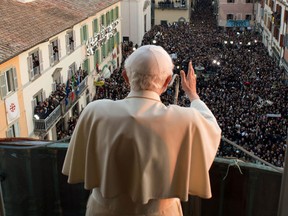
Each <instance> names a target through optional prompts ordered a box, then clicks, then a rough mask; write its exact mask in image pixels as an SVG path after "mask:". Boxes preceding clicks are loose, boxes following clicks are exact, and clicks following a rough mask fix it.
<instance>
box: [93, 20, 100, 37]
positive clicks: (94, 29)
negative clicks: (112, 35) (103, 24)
mask: <svg viewBox="0 0 288 216" xmlns="http://www.w3.org/2000/svg"><path fill="white" fill-rule="evenodd" d="M98 31H99V30H98V19H94V20H93V33H94V35H95V34H96V33H98Z"/></svg>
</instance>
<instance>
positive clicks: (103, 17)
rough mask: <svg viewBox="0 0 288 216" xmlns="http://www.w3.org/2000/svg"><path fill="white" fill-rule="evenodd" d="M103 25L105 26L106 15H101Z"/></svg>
mask: <svg viewBox="0 0 288 216" xmlns="http://www.w3.org/2000/svg"><path fill="white" fill-rule="evenodd" d="M101 25H103V26H105V16H104V15H102V16H101Z"/></svg>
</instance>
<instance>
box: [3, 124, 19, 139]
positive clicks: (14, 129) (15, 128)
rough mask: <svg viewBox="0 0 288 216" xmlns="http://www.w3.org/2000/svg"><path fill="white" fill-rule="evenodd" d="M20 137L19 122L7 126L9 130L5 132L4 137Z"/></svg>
mask: <svg viewBox="0 0 288 216" xmlns="http://www.w3.org/2000/svg"><path fill="white" fill-rule="evenodd" d="M19 136H20V127H19V122H18V121H16V122H14V123H13V124H11V125H10V126H9V128H8V129H7V131H6V137H7V138H13V137H19Z"/></svg>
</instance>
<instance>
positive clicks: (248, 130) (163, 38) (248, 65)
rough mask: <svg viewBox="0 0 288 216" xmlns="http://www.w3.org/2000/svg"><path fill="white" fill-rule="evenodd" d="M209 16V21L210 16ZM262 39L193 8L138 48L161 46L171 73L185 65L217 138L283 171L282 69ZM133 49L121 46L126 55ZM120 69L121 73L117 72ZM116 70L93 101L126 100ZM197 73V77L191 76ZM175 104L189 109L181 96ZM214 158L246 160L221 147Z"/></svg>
mask: <svg viewBox="0 0 288 216" xmlns="http://www.w3.org/2000/svg"><path fill="white" fill-rule="evenodd" d="M209 14H210V15H209ZM261 41H262V38H261V35H260V34H259V33H257V32H255V31H252V30H251V29H244V28H243V29H220V28H218V27H217V25H216V20H215V17H214V16H213V13H212V8H211V7H210V6H208V5H206V6H205V5H204V6H203V7H200V8H196V10H195V11H194V12H193V15H192V19H191V22H187V23H173V24H168V25H166V26H165V25H161V26H160V25H156V26H154V27H153V28H152V29H151V30H150V31H149V32H147V33H146V34H145V36H144V38H143V41H142V45H144V44H156V45H161V46H162V47H163V48H164V49H165V50H166V51H167V52H168V53H170V54H171V56H174V58H173V60H174V64H175V71H174V72H175V73H177V72H178V70H177V68H179V67H180V68H181V65H182V63H183V62H187V61H189V60H190V59H191V60H192V62H193V66H194V68H196V67H197V66H201V67H202V68H204V70H203V71H201V73H199V72H198V74H197V83H198V84H197V85H198V92H199V95H200V97H201V99H202V100H203V101H205V103H207V104H208V106H209V107H210V109H211V110H212V112H213V113H214V114H215V116H216V118H217V120H218V122H219V125H220V127H221V128H222V135H223V136H224V137H225V138H227V139H229V140H231V141H233V142H235V143H237V144H238V145H240V146H242V147H244V148H245V149H246V150H248V151H249V152H251V154H254V155H256V156H258V157H260V158H262V159H264V160H265V161H267V162H269V163H271V164H273V165H276V166H279V167H282V166H283V163H284V157H285V150H286V148H287V145H286V144H285V139H286V136H287V116H288V113H287V92H288V91H287V85H285V84H284V82H283V79H282V77H283V74H284V69H283V68H280V67H279V66H278V64H277V62H276V60H275V59H273V58H272V57H271V56H269V53H268V51H267V48H266V47H265V46H264V45H263V43H262V42H261ZM131 52H133V44H131V43H130V44H127V45H126V46H125V52H124V53H123V54H124V57H123V59H125V54H128V55H129V53H131ZM177 66H179V67H177ZM121 68H122V67H121ZM121 68H120V69H119V70H117V71H115V73H113V74H112V76H111V77H110V78H109V79H107V80H105V85H104V86H102V87H99V88H98V94H99V97H98V98H111V99H113V100H117V99H122V98H124V97H126V95H127V92H128V88H127V86H126V85H125V82H124V80H123V79H122V77H121ZM196 72H197V71H196ZM174 96H175V86H173V87H171V88H170V89H168V91H167V92H166V93H165V94H163V95H162V96H161V99H162V101H163V103H164V104H166V105H169V104H172V103H174V102H175V98H174ZM177 103H178V104H179V105H182V106H187V105H189V100H188V98H187V97H186V96H185V95H184V93H183V91H181V89H180V92H179V96H178V100H177ZM218 156H219V157H237V158H240V159H242V160H244V161H250V160H251V157H250V156H248V155H247V154H245V153H243V152H241V151H239V149H236V148H234V147H232V146H231V145H229V144H227V143H225V142H222V143H221V145H220V148H219V151H218Z"/></svg>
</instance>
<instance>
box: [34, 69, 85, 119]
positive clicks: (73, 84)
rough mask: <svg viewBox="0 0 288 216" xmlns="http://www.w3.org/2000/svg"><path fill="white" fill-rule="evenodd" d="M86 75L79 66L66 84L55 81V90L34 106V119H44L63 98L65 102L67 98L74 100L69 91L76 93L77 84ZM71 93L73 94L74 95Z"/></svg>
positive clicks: (67, 100)
mask: <svg viewBox="0 0 288 216" xmlns="http://www.w3.org/2000/svg"><path fill="white" fill-rule="evenodd" d="M87 75H88V73H87V71H86V70H84V69H82V68H81V67H79V69H78V70H77V71H75V72H74V73H72V74H71V76H70V78H68V79H67V82H66V84H64V83H56V85H55V90H54V91H53V92H52V93H51V94H50V95H49V97H48V98H46V99H45V100H43V101H38V102H37V104H36V106H35V107H34V117H36V119H46V118H47V117H48V116H49V115H50V114H51V113H52V112H53V111H54V110H55V108H56V107H57V106H58V105H60V103H61V101H64V100H65V104H67V103H68V102H69V100H72V101H73V100H74V98H71V94H70V93H71V92H75V94H77V91H78V86H79V84H80V83H81V82H82V81H83V80H84V79H85V77H86V76H87ZM75 94H73V95H75Z"/></svg>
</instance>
